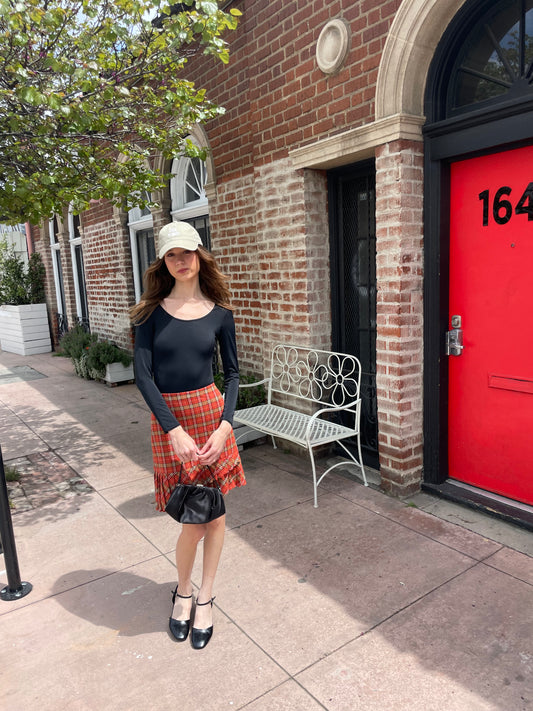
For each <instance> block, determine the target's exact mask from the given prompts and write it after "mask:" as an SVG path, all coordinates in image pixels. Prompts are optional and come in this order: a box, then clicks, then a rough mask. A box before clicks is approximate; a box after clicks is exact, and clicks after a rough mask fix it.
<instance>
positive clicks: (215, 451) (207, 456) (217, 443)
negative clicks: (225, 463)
mask: <svg viewBox="0 0 533 711" xmlns="http://www.w3.org/2000/svg"><path fill="white" fill-rule="evenodd" d="M232 429H233V428H232V426H231V425H230V423H229V422H228V421H227V420H222V422H221V423H220V425H219V426H218V428H217V429H216V430H215V431H214V432H213V434H212V435H211V437H209V439H208V440H207V442H206V443H205V444H204V446H203V447H202V449H200V451H199V452H198V459H199V460H200V462H201V463H202V464H204V465H205V466H210V465H211V464H214V463H215V462H216V461H217V460H218V458H219V457H220V455H221V454H222V450H223V449H224V446H225V444H226V440H227V439H228V437H229V435H230V433H231V431H232Z"/></svg>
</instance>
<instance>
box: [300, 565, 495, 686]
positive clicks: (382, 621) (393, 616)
mask: <svg viewBox="0 0 533 711" xmlns="http://www.w3.org/2000/svg"><path fill="white" fill-rule="evenodd" d="M480 565H483V564H482V563H481V562H479V561H476V562H474V564H473V565H471V566H469V567H468V568H465V569H464V570H462V571H461V572H459V573H457V574H456V575H452V577H451V578H448V579H447V580H443V582H442V583H439V585H436V586H435V587H434V588H431V590H428V591H427V592H425V593H424V594H423V595H420V596H419V597H417V598H415V599H414V600H412V601H411V602H409V603H407V604H406V605H404V606H403V607H400V608H398V609H397V610H395V611H394V612H393V613H391V614H390V615H388V616H387V617H384V618H383V619H382V620H380V621H379V622H376V624H374V625H372V626H371V627H369V628H368V629H367V630H365V631H364V632H361V634H358V635H356V636H355V637H353V638H352V639H350V640H347V641H346V642H344V643H343V644H341V645H339V646H338V647H337V648H336V649H333V650H332V651H331V652H327V653H326V654H324V655H323V656H322V657H321V658H320V659H318V660H317V661H316V662H313V663H312V664H309V665H308V666H307V667H304V668H303V669H300V671H299V672H298V675H299V674H303V673H304V672H305V671H307V670H308V669H312V668H313V667H314V666H316V665H317V664H320V663H321V662H322V661H323V660H324V659H327V658H328V657H331V655H332V654H336V653H337V652H339V651H340V650H341V649H344V648H345V647H347V646H348V645H349V644H352V642H356V641H357V640H358V639H361V638H362V637H366V635H368V634H370V633H371V632H374V631H375V630H377V629H378V628H379V627H381V626H382V625H384V624H385V623H386V622H388V621H389V620H392V619H394V618H395V617H397V616H398V615H399V614H400V613H402V612H404V611H405V610H408V609H409V608H410V607H413V606H414V605H417V604H418V603H419V602H420V601H421V600H424V598H426V597H428V596H429V595H433V593H435V592H436V591H437V590H440V589H441V588H442V587H444V586H445V585H448V584H449V583H451V582H453V581H454V580H457V579H458V578H460V577H461V576H462V575H464V574H465V573H468V572H470V571H471V570H473V569H474V568H476V567H478V566H480Z"/></svg>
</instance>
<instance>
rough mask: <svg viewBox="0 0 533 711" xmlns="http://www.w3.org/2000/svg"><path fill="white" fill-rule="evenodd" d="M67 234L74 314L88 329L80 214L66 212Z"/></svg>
mask: <svg viewBox="0 0 533 711" xmlns="http://www.w3.org/2000/svg"><path fill="white" fill-rule="evenodd" d="M68 236H69V243H70V254H71V258H72V273H73V275H74V294H75V298H76V315H77V317H78V322H79V323H81V324H82V326H83V327H84V328H85V329H86V330H87V331H88V330H89V309H88V306H87V288H86V285H85V268H84V266H83V250H82V246H81V231H80V216H79V215H74V214H73V213H72V212H71V211H70V210H69V213H68Z"/></svg>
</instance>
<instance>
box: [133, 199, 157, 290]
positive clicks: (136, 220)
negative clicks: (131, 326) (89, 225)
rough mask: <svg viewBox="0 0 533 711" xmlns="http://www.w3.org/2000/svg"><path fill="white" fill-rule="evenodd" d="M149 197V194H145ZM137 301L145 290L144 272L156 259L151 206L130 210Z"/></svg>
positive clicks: (134, 284)
mask: <svg viewBox="0 0 533 711" xmlns="http://www.w3.org/2000/svg"><path fill="white" fill-rule="evenodd" d="M145 197H146V199H148V195H146V196H145ZM128 227H129V230H130V246H131V259H132V266H133V286H134V289H135V301H139V299H140V298H141V294H142V291H143V283H142V280H143V274H144V272H145V271H146V269H147V268H148V267H149V265H150V264H151V263H152V262H153V261H154V259H155V244H154V228H153V221H152V213H151V212H150V208H148V207H145V208H143V209H141V208H140V207H134V208H132V209H131V210H130V211H129V212H128Z"/></svg>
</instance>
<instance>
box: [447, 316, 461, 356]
mask: <svg viewBox="0 0 533 711" xmlns="http://www.w3.org/2000/svg"><path fill="white" fill-rule="evenodd" d="M461 325H462V319H461V317H460V316H452V328H451V330H450V331H446V355H447V356H451V355H453V356H460V355H461V353H462V352H463V348H464V345H463V329H462V328H461Z"/></svg>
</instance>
